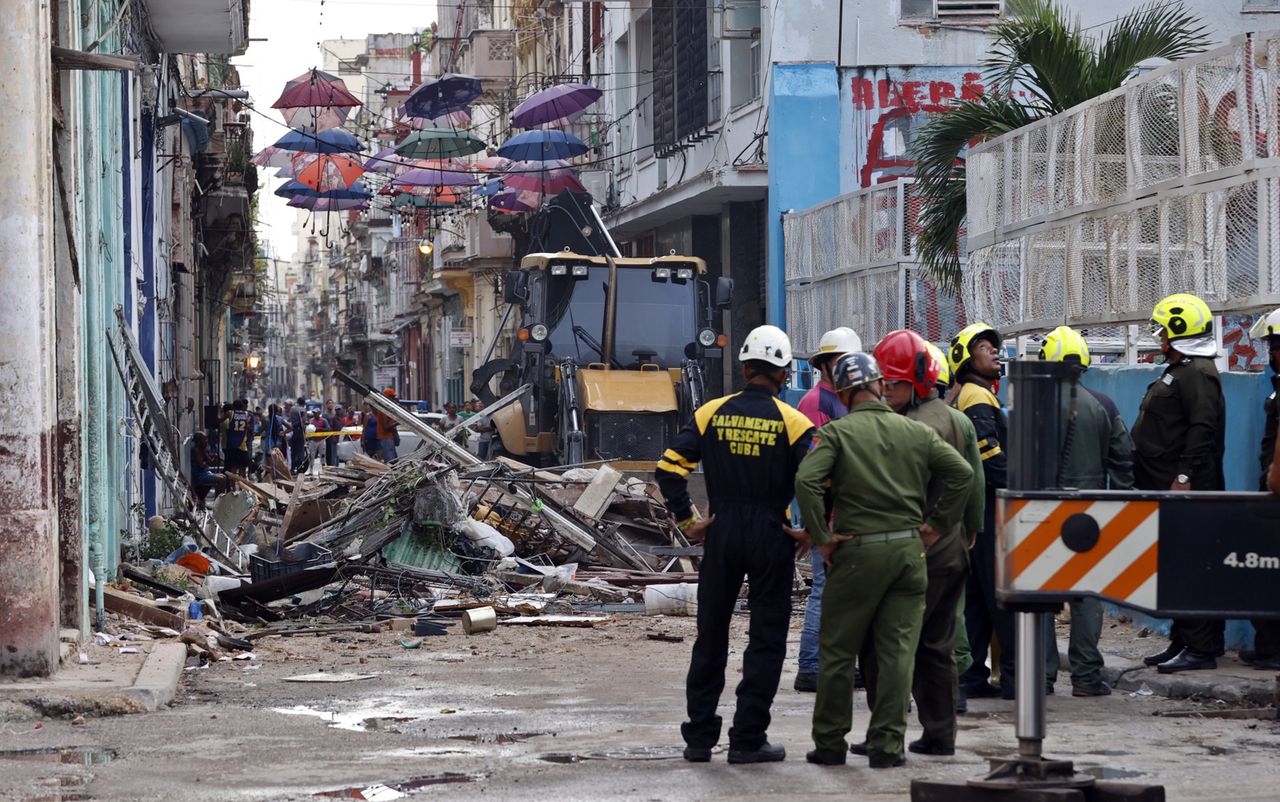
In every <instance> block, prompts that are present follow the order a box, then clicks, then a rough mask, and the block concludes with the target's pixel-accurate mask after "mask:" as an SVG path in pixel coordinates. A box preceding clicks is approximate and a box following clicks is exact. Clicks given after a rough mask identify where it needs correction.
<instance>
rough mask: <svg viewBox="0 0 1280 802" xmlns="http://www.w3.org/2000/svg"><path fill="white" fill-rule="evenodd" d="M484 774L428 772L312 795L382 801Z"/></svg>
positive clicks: (460, 781)
mask: <svg viewBox="0 0 1280 802" xmlns="http://www.w3.org/2000/svg"><path fill="white" fill-rule="evenodd" d="M484 777H485V775H483V774H460V773H457V772H445V773H444V774H428V775H425V776H422V777H411V778H409V779H407V780H400V781H399V782H388V783H374V784H372V785H354V786H351V787H350V788H339V789H337V790H335V791H317V792H316V793H314V794H312V796H323V797H329V798H337V799H365V800H374V801H376V802H382V800H390V799H401V798H403V797H406V796H408V795H409V794H411V793H413V792H414V791H417V790H418V789H420V788H426V787H427V786H431V785H454V784H457V783H473V782H475V781H476V780H483V779H484Z"/></svg>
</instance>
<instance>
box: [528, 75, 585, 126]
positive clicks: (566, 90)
mask: <svg viewBox="0 0 1280 802" xmlns="http://www.w3.org/2000/svg"><path fill="white" fill-rule="evenodd" d="M601 94H603V93H602V92H601V91H600V90H599V89H596V88H595V87H594V86H591V85H590V84H559V85H558V86H552V87H550V88H547V89H543V90H542V91H541V92H534V93H533V94H532V95H530V96H529V97H528V98H526V99H525V101H524V102H523V103H521V104H520V105H519V106H516V109H515V111H514V112H512V114H511V124H512V125H514V126H515V127H517V128H536V127H538V126H539V125H547V124H550V123H557V124H563V123H564V122H568V121H570V120H571V119H572V118H573V116H574V115H576V114H581V113H582V112H583V111H584V110H585V109H586V108H587V107H588V106H590V105H591V104H592V103H595V102H596V101H597V100H599V99H600V96H601Z"/></svg>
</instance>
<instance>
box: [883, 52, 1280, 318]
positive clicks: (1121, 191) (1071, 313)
mask: <svg viewBox="0 0 1280 802" xmlns="http://www.w3.org/2000/svg"><path fill="white" fill-rule="evenodd" d="M1278 96H1280V36H1277V35H1271V34H1261V35H1259V34H1255V35H1251V36H1249V37H1247V38H1245V39H1243V40H1241V41H1238V42H1235V43H1232V44H1230V45H1227V46H1224V47H1221V48H1218V49H1216V50H1213V51H1210V52H1208V53H1205V54H1202V55H1200V56H1196V57H1193V58H1190V59H1186V60H1184V61H1182V62H1179V63H1178V64H1176V65H1172V66H1170V67H1167V68H1163V69H1160V70H1157V71H1155V72H1153V73H1151V74H1148V75H1146V76H1143V77H1141V78H1139V79H1137V80H1135V81H1132V82H1130V83H1129V84H1128V85H1126V86H1125V87H1122V88H1121V89H1119V90H1116V91H1115V92H1112V93H1109V94H1107V95H1103V96H1102V97H1099V98H1096V99H1094V100H1092V101H1089V102H1088V103H1085V104H1082V105H1081V106H1079V107H1077V108H1075V109H1073V110H1071V111H1069V112H1066V113H1063V114H1060V115H1056V116H1054V117H1051V118H1048V119H1046V120H1044V121H1042V122H1040V123H1036V124H1034V125H1032V126H1028V127H1027V128H1024V129H1020V130H1019V131H1015V132H1013V133H1010V134H1008V135H1005V136H1002V137H998V138H996V139H994V140H991V141H989V142H986V143H983V144H982V145H979V146H977V147H975V148H974V149H973V150H971V151H970V153H969V154H968V156H967V168H968V170H967V178H968V182H967V193H968V214H969V216H968V229H969V237H970V239H969V246H970V248H971V252H970V253H969V256H968V260H967V264H966V266H965V268H964V271H963V275H962V282H961V283H962V293H961V294H962V297H963V300H964V308H965V310H966V311H967V312H968V313H969V316H970V318H971V319H982V320H985V321H987V322H989V323H991V324H992V325H995V326H997V327H998V328H1000V329H1001V330H1002V331H1008V332H1009V333H1019V332H1030V331H1032V330H1034V329H1036V328H1039V327H1041V326H1043V325H1045V324H1047V323H1052V324H1053V325H1057V324H1058V323H1068V324H1071V325H1075V326H1080V327H1090V326H1092V327H1094V328H1095V329H1096V328H1097V327H1099V326H1103V327H1115V326H1117V325H1119V324H1122V323H1130V322H1132V323H1141V322H1144V321H1146V319H1147V318H1148V316H1149V315H1150V313H1151V308H1152V307H1153V306H1154V305H1155V303H1156V302H1157V301H1158V300H1159V299H1160V298H1162V297H1164V296H1165V295H1169V294H1171V293H1175V292H1193V293H1195V294H1197V295H1200V296H1201V297H1203V298H1204V299H1205V300H1206V301H1207V302H1209V303H1210V304H1211V305H1212V306H1214V307H1215V308H1218V309H1223V310H1228V311H1229V310H1233V309H1240V310H1244V309H1257V308H1260V307H1264V306H1267V305H1271V306H1274V305H1276V304H1278V303H1280V167H1277V166H1276V165H1274V164H1272V163H1268V162H1262V161H1257V159H1262V158H1280V100H1278V99H1277V98H1278ZM1046 220H1047V221H1048V222H1047V223H1046ZM908 307H909V308H910V307H911V303H910V301H909V302H908ZM1118 331H1120V335H1117V336H1122V335H1123V329H1118Z"/></svg>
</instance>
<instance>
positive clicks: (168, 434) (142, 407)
mask: <svg viewBox="0 0 1280 802" xmlns="http://www.w3.org/2000/svg"><path fill="white" fill-rule="evenodd" d="M116 319H117V320H118V321H119V324H120V325H119V328H118V331H117V336H111V332H109V331H108V333H107V342H108V344H109V345H110V346H111V355H112V356H113V357H114V358H115V363H116V370H117V371H118V372H119V373H120V380H121V381H122V382H123V383H124V387H125V394H126V395H127V396H128V397H129V405H130V407H131V408H132V410H133V416H134V420H135V421H136V422H137V425H138V429H139V431H140V433H141V438H142V441H143V442H144V443H145V444H146V447H147V449H148V450H149V451H150V452H151V465H152V468H154V470H155V472H156V475H157V476H159V477H160V478H161V479H162V480H163V481H164V483H165V484H166V485H167V486H168V487H169V489H170V490H171V491H172V493H173V496H174V499H175V506H176V507H177V508H178V509H179V510H180V511H181V512H182V513H184V514H185V515H187V516H189V517H190V518H191V519H192V520H193V521H195V523H196V526H197V528H198V529H199V531H200V534H201V536H202V537H203V539H204V541H205V542H206V543H207V544H208V545H209V546H210V547H211V548H212V549H213V551H214V553H215V556H217V557H218V558H219V559H220V560H222V561H223V562H225V563H226V564H227V565H228V566H229V567H233V568H235V569H236V570H237V571H239V572H240V573H246V572H247V569H246V567H245V566H246V563H247V558H246V557H245V555H244V554H243V553H242V552H241V551H240V547H239V546H238V545H237V544H236V540H235V538H234V537H233V536H232V535H231V533H229V532H227V531H226V530H225V529H223V528H222V525H221V524H219V523H218V520H217V519H216V518H214V517H213V513H212V512H211V511H209V510H207V509H203V510H202V509H200V508H198V507H197V506H196V505H195V504H193V503H192V498H193V495H192V493H191V486H190V485H189V484H188V482H187V479H186V477H184V476H183V475H182V471H181V469H180V468H179V464H180V463H179V461H178V455H179V454H180V453H181V452H180V450H179V448H180V447H179V445H178V441H177V432H175V431H174V429H173V427H172V426H170V425H169V421H168V419H167V418H166V417H165V416H164V401H163V400H162V396H161V394H160V390H159V388H158V387H157V386H156V383H155V378H154V377H153V376H152V375H151V371H150V370H148V369H147V366H146V363H144V362H143V361H142V355H141V354H140V353H139V351H138V344H137V342H136V341H135V340H134V338H133V332H132V331H130V329H129V327H128V325H127V324H126V323H125V320H124V310H123V309H121V308H120V307H116ZM117 340H118V341H117Z"/></svg>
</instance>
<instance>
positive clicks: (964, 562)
mask: <svg viewBox="0 0 1280 802" xmlns="http://www.w3.org/2000/svg"><path fill="white" fill-rule="evenodd" d="M873 356H875V358H876V362H877V363H879V365H880V370H881V371H883V373H884V379H885V403H887V404H888V405H889V406H891V407H893V409H894V410H895V411H897V412H899V413H901V414H903V415H906V416H907V417H908V418H910V419H911V420H916V421H920V422H921V423H923V424H925V425H926V426H928V427H929V428H930V429H933V430H934V431H935V432H937V433H938V436H939V437H941V438H942V439H943V440H944V441H945V442H946V443H947V445H949V446H951V447H952V448H954V449H955V450H956V451H957V452H959V453H960V455H961V456H963V457H964V458H965V459H967V460H968V461H969V467H970V469H972V470H973V472H974V475H973V484H972V487H971V489H970V492H969V497H968V501H967V502H966V504H965V514H964V520H963V521H962V522H961V523H959V524H957V525H956V526H954V527H952V528H951V531H949V532H943V533H940V534H941V537H940V538H939V539H938V542H937V543H935V544H934V545H933V546H931V547H930V548H929V550H928V551H927V552H925V566H926V569H927V572H928V575H929V590H928V591H927V592H926V594H925V605H924V619H923V621H922V623H921V627H920V644H919V646H917V647H916V658H915V678H914V679H913V681H912V685H911V695H912V697H914V698H915V700H916V706H917V707H918V708H919V709H918V711H917V712H918V714H919V717H920V726H921V727H922V728H923V729H924V734H923V735H922V736H921V737H920V738H919V740H915V741H912V742H911V743H910V744H908V745H907V748H908V749H909V750H911V751H912V752H916V753H918V754H922V755H954V754H955V751H956V748H955V745H956V702H957V698H958V692H959V687H958V686H959V682H958V680H959V674H957V672H956V662H955V659H954V656H953V652H954V650H955V641H956V630H958V629H962V628H963V627H958V626H956V613H955V611H956V606H957V605H958V604H959V603H960V600H961V599H963V598H964V590H965V577H966V576H967V575H968V573H969V543H970V542H971V541H972V540H973V538H975V537H976V536H977V533H978V532H980V531H982V524H983V517H982V516H983V510H984V507H985V503H986V498H985V495H986V493H985V486H986V482H985V480H984V478H983V475H982V457H981V456H980V455H979V453H978V434H977V432H976V431H975V430H974V428H973V423H972V422H971V421H970V420H969V418H968V417H967V416H966V415H965V414H964V413H963V412H961V411H960V410H958V409H955V408H953V407H951V406H950V405H949V404H947V403H946V402H944V401H942V400H941V399H940V398H939V397H938V391H937V389H936V387H935V385H936V383H937V379H938V374H939V372H940V371H941V369H942V362H941V361H939V360H938V359H936V358H935V357H933V356H932V355H931V353H930V352H929V345H928V343H926V342H925V339H924V338H923V337H921V336H920V335H919V334H916V333H915V332H914V331H909V330H907V329H899V330H898V331H893V332H889V333H888V334H886V335H885V337H884V339H882V340H881V341H880V342H879V344H878V345H876V350H875V352H874V354H873ZM940 491H941V488H940V487H939V486H938V485H937V483H936V482H931V483H930V486H929V496H928V498H929V502H930V504H932V503H933V502H934V501H935V500H936V499H937V497H938V493H939V492H940ZM929 508H930V507H929V506H926V509H929ZM858 659H859V661H860V662H861V664H862V666H863V676H864V678H865V680H866V685H867V699H868V700H874V699H875V695H876V691H877V681H878V677H877V672H876V661H875V643H874V638H868V639H867V642H866V643H864V644H863V647H862V653H861V654H860V655H859V657H858ZM849 751H850V752H852V753H854V754H855V755H865V754H867V745H866V744H865V743H861V744H854V745H853V746H851V747H849Z"/></svg>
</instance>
